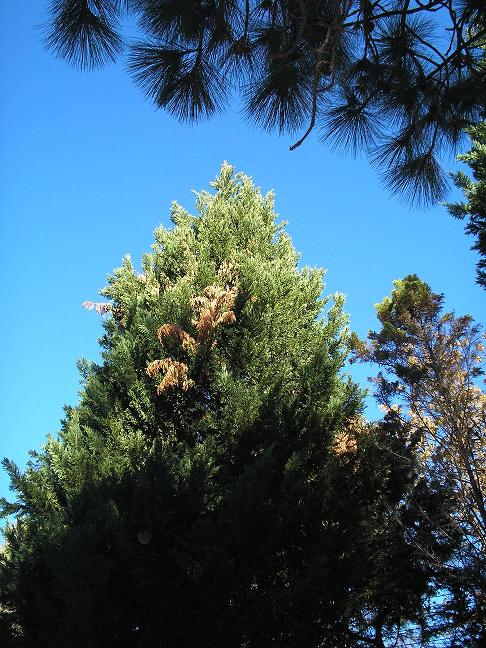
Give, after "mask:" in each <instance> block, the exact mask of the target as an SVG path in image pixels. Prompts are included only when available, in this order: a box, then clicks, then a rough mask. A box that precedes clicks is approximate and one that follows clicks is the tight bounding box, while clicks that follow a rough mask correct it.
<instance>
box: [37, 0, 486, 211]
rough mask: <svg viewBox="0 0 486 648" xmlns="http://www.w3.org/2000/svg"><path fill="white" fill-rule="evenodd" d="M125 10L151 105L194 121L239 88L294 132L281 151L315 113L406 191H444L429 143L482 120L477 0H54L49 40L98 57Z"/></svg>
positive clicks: (135, 71) (115, 39)
mask: <svg viewBox="0 0 486 648" xmlns="http://www.w3.org/2000/svg"><path fill="white" fill-rule="evenodd" d="M127 13H128V14H130V15H133V16H134V17H135V19H136V20H137V22H138V25H139V28H140V32H141V34H142V40H140V41H139V42H135V43H131V44H130V49H129V58H128V60H129V69H130V71H131V74H132V76H133V78H134V79H135V81H136V82H137V83H138V84H139V85H140V86H141V88H142V89H143V90H144V91H145V93H146V95H147V97H149V99H150V100H151V101H153V102H154V103H155V105H156V106H157V107H159V108H163V109H165V110H168V111H169V112H170V113H171V114H173V115H174V116H176V117H177V118H178V119H180V120H182V121H186V120H190V121H196V120H199V119H201V118H205V117H209V116H211V115H213V114H214V113H216V112H219V111H221V110H222V109H223V108H224V107H225V106H226V105H227V104H228V101H229V98H230V97H229V95H230V94H231V93H232V92H233V91H234V90H235V89H236V90H238V91H240V92H241V94H242V96H243V98H244V102H245V110H246V113H247V115H248V117H249V118H250V119H251V120H253V121H255V122H257V123H258V124H259V125H261V126H262V127H263V128H264V129H268V130H273V129H276V130H278V131H280V132H285V131H290V132H291V133H294V132H299V131H300V132H302V131H305V132H304V134H303V135H302V137H301V138H300V139H299V140H298V142H296V143H295V144H294V145H293V146H292V147H291V149H294V148H296V147H297V146H299V145H300V144H301V143H302V142H303V141H304V140H305V138H306V137H307V136H308V135H309V133H310V132H311V131H312V130H313V128H314V127H315V126H316V125H317V126H318V127H319V128H320V130H321V134H322V137H323V138H324V139H325V140H328V139H331V140H334V142H337V143H338V144H339V145H343V146H345V147H348V148H350V149H351V151H352V152H354V153H356V152H358V151H365V152H366V153H367V154H368V155H369V156H370V157H371V159H372V160H374V161H375V162H376V163H377V164H378V166H379V169H380V171H381V173H382V175H383V178H384V180H385V181H386V183H387V184H388V186H389V187H390V189H391V190H392V191H393V192H395V193H399V194H404V195H407V196H408V197H409V198H411V199H412V200H414V201H416V202H434V201H437V200H438V199H439V198H440V197H441V196H442V194H443V193H444V189H445V175H444V172H443V170H442V168H441V167H440V165H439V163H438V158H437V154H438V152H440V151H441V150H448V149H450V148H452V149H454V148H455V146H456V145H457V143H458V142H459V140H460V139H461V137H462V134H463V130H464V128H466V127H468V126H470V125H471V124H472V123H474V122H476V121H478V120H479V119H482V118H484V106H485V101H486V83H485V81H486V79H485V68H484V65H483V64H482V60H483V55H484V49H483V45H484V41H485V33H486V29H485V26H484V21H483V12H482V4H481V2H480V1H479V0H465V1H463V0H450V1H449V2H444V1H443V0H429V1H428V2H421V1H420V0H399V1H398V2H396V1H395V0H384V1H383V2H371V1H370V0H350V1H349V2H342V1H338V0H245V1H243V0H224V1H220V0H204V1H202V0H164V1H163V2H162V1H161V0H125V1H124V2H122V1H121V0H96V2H95V1H88V0H53V1H52V3H51V7H50V23H49V25H48V27H47V38H46V42H47V46H48V48H50V49H51V50H52V51H54V52H55V53H56V54H57V55H59V56H61V57H63V58H65V59H66V60H68V61H69V62H70V63H74V64H76V65H79V66H80V67H81V68H94V67H98V66H99V65H102V64H103V63H105V62H106V61H109V60H113V59H115V57H116V56H117V54H118V53H119V51H120V49H121V46H122V35H121V29H120V26H119V21H120V18H121V17H122V16H124V15H126V14H127Z"/></svg>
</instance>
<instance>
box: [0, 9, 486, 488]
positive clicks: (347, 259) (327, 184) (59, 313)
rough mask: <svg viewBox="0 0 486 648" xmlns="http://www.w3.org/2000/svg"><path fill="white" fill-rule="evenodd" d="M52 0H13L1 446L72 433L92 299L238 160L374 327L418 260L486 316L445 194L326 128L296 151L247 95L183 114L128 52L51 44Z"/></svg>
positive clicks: (4, 46)
mask: <svg viewBox="0 0 486 648" xmlns="http://www.w3.org/2000/svg"><path fill="white" fill-rule="evenodd" d="M46 5H47V2H43V1H41V0H30V1H29V2H3V3H1V5H0V65H1V71H0V83H1V88H0V114H1V120H0V122H1V149H0V210H1V229H0V241H1V243H0V244H1V254H0V277H1V282H0V291H1V294H0V299H1V318H0V335H1V338H0V339H1V345H2V348H1V361H2V365H1V372H0V381H1V384H0V399H1V407H0V456H2V457H3V456H8V457H10V458H12V459H14V460H15V461H17V462H18V463H19V464H20V465H22V466H23V465H24V464H25V461H26V459H27V452H28V450H29V449H31V448H39V446H40V444H42V443H43V440H44V438H45V435H46V434H47V433H53V434H55V433H56V431H57V430H58V429H59V419H60V418H61V417H62V415H63V410H62V407H63V405H64V404H65V403H69V404H74V403H76V401H77V392H78V376H77V370H76V366H75V363H76V359H77V358H78V357H80V356H85V357H87V358H89V359H93V360H96V359H97V358H98V346H97V338H98V337H99V335H100V333H101V327H100V320H99V318H98V316H97V315H95V314H94V313H93V312H87V311H84V310H83V309H82V308H81V302H83V301H84V300H93V299H94V300H96V296H97V292H98V290H99V289H100V288H102V287H103V285H104V284H105V278H106V275H107V273H109V272H110V271H111V270H112V269H113V268H114V267H116V266H118V265H119V264H120V261H121V258H122V256H123V255H124V254H125V253H127V252H130V253H131V254H132V258H133V259H134V261H135V262H137V263H138V261H139V259H140V256H141V254H142V253H143V252H144V251H146V250H147V249H148V248H149V246H150V244H151V242H152V231H153V229H154V228H155V227H156V226H157V225H158V224H159V223H160V222H164V223H166V224H167V223H168V213H169V206H170V202H171V201H172V200H174V199H175V200H177V201H178V202H180V203H181V204H183V205H184V206H185V207H187V208H188V209H192V208H193V205H194V196H193V195H192V194H191V189H202V188H207V187H208V183H209V181H210V180H212V179H213V178H214V176H215V175H216V174H217V172H218V169H219V167H220V165H221V162H222V161H223V160H228V161H229V162H230V163H231V164H233V165H234V166H235V167H236V168H237V169H238V170H241V171H245V172H246V173H248V174H249V175H251V176H253V178H254V180H255V182H256V184H257V185H259V186H260V187H261V188H262V190H264V191H267V190H269V189H274V190H275V192H276V196H277V203H276V204H277V210H278V212H279V214H280V217H281V218H282V219H286V220H288V221H289V226H288V230H289V232H290V234H291V236H292V239H293V242H294V245H295V246H296V248H297V249H298V250H300V252H301V253H302V262H303V263H305V264H308V265H313V266H321V267H325V268H327V269H328V274H327V291H328V292H334V291H341V292H344V293H345V294H346V295H347V311H348V312H349V313H350V315H351V323H352V326H353V328H354V330H356V331H357V332H358V333H359V334H361V335H364V334H366V332H367V330H368V329H369V328H373V327H374V326H375V322H376V320H375V317H374V309H373V304H374V303H376V302H377V301H380V300H381V299H382V298H383V297H384V296H385V295H386V294H388V293H389V292H390V289H391V287H392V281H393V280H394V279H397V278H400V277H403V276H404V275H406V274H408V273H411V272H416V273H417V274H419V275H420V276H421V277H422V278H423V279H424V280H426V281H427V282H428V283H430V285H431V286H432V288H433V289H434V290H435V291H437V292H443V293H445V295H446V300H447V305H448V306H449V307H450V308H454V309H455V310H456V312H458V313H466V312H468V313H471V314H472V315H473V316H474V317H475V318H476V319H478V320H481V319H483V321H484V314H485V306H486V299H485V293H484V291H482V290H481V289H480V288H479V287H477V286H476V285H475V283H474V265H475V262H476V258H475V256H474V255H473V253H471V252H470V250H469V247H470V245H471V243H472V241H471V240H470V239H469V238H467V237H466V236H465V235H464V234H463V224H461V223H460V222H458V221H455V220H454V219H452V218H451V217H449V216H448V214H447V212H446V210H445V209H444V208H443V207H437V208H435V209H431V210H428V211H411V210H410V209H408V208H407V207H405V206H403V205H402V204H400V203H399V202H397V201H396V200H394V199H392V198H390V196H389V195H388V194H387V193H386V191H385V190H384V189H383V188H382V187H381V186H380V184H379V182H378V179H377V177H376V173H375V171H374V169H372V168H370V166H369V165H368V163H367V161H366V159H360V160H353V159H351V158H350V157H345V156H343V155H340V154H335V153H334V154H333V153H331V152H330V151H329V150H328V149H326V147H325V146H323V145H322V144H320V143H319V141H318V137H317V135H315V136H314V137H313V138H312V137H311V138H309V140H308V141H307V142H306V143H305V144H304V145H303V146H302V147H301V148H300V149H298V150H297V151H295V152H293V153H290V152H289V151H288V146H289V144H290V143H292V139H291V138H289V137H278V136H276V135H269V134H265V133H262V132H260V131H259V130H258V129H256V128H253V127H250V126H249V125H248V124H246V123H245V121H244V119H243V117H242V115H241V114H239V113H238V112H237V111H233V112H229V113H228V114H227V115H225V116H223V117H218V118H216V119H213V120H212V121H209V122H205V123H203V124H199V125H196V126H182V125H179V124H178V123H177V122H176V121H175V120H173V119H172V118H171V117H170V116H168V115H166V114H165V113H163V112H161V111H155V110H154V108H153V107H152V105H151V104H149V103H148V102H146V101H145V100H144V98H143V96H142V95H141V92H140V91H139V89H138V88H136V87H135V86H134V85H132V83H131V81H130V79H129V78H128V76H127V74H126V72H125V70H124V66H123V63H120V64H119V65H117V66H109V67H108V68H106V69H105V70H103V71H101V72H96V73H89V74H88V73H80V72H77V71H76V70H73V69H71V68H70V67H68V66H67V65H66V64H65V63H64V62H62V61H58V60H56V59H54V58H53V57H51V56H50V55H49V54H47V53H46V52H45V51H44V50H43V48H42V45H41V42H40V41H41V35H40V31H39V29H38V26H39V25H41V24H42V23H43V22H44V21H45V15H44V10H45V6H46ZM449 166H450V168H451V169H453V168H454V167H455V165H454V163H453V160H449ZM452 196H454V194H452ZM352 371H353V372H355V371H356V374H355V375H356V377H357V379H362V378H363V370H362V369H361V370H359V369H358V368H357V369H355V368H354V367H353V368H352ZM370 416H374V413H373V412H370ZM7 494H8V484H7V479H6V476H5V474H4V473H3V472H2V474H0V496H1V495H4V496H5V495H7Z"/></svg>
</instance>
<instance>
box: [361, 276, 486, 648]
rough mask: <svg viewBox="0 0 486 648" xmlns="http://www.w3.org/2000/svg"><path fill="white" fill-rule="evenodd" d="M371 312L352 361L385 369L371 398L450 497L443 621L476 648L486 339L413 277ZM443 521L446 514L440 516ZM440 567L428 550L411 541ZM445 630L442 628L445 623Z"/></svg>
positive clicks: (485, 589) (481, 583) (484, 613)
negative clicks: (451, 550)
mask: <svg viewBox="0 0 486 648" xmlns="http://www.w3.org/2000/svg"><path fill="white" fill-rule="evenodd" d="M394 284H395V289H394V290H393V291H392V294H391V297H387V298H385V299H384V300H383V302H381V304H378V305H377V307H376V309H377V315H378V319H379V320H380V323H381V326H382V328H381V330H380V331H378V332H374V331H371V332H370V333H369V334H368V342H367V344H363V343H361V342H359V341H358V340H357V339H356V338H355V341H354V342H355V346H356V352H357V355H358V357H359V358H361V359H362V360H366V361H371V362H374V363H376V364H378V365H379V366H380V367H382V368H383V369H384V373H382V372H380V373H379V374H378V376H377V377H376V378H375V379H374V384H375V385H376V397H377V399H378V402H379V403H380V404H381V405H382V406H383V408H384V409H385V410H386V411H393V412H394V413H395V415H396V416H398V417H399V418H400V419H401V420H403V421H404V422H407V423H408V424H409V425H411V427H412V429H413V430H415V431H416V433H417V434H418V435H419V437H420V445H421V458H422V464H423V469H424V470H425V471H426V474H427V475H428V479H433V480H434V481H435V480H439V481H440V482H441V483H442V484H444V485H448V486H449V487H450V488H451V489H452V492H453V498H454V501H455V506H454V509H453V511H452V514H451V515H450V516H449V518H448V520H447V523H446V527H445V528H442V532H444V533H446V534H449V533H450V534H455V533H457V532H459V533H460V534H461V535H462V543H461V547H460V550H459V551H458V552H457V553H456V554H455V555H454V558H453V560H452V561H450V562H449V563H447V564H446V565H444V566H443V567H444V568H443V569H442V570H441V571H442V583H443V585H444V586H446V587H447V588H448V590H449V595H450V598H448V599H446V602H445V604H444V614H445V616H446V618H447V617H448V618H447V621H449V622H450V623H451V625H452V626H455V627H460V626H463V628H464V629H465V633H466V636H465V637H464V636H463V637H462V638H461V640H460V641H463V642H465V643H461V645H471V644H470V643H469V641H471V642H473V640H476V641H477V642H478V643H477V644H474V643H473V644H472V645H482V644H480V642H481V640H482V641H484V640H485V638H486V635H485V634H484V625H483V621H484V618H486V561H485V556H486V508H485V506H486V394H485V393H484V392H483V391H482V390H481V389H480V387H479V378H480V377H481V376H482V375H483V374H484V370H483V367H484V337H485V336H484V335H483V334H482V332H481V329H480V327H479V326H478V325H476V324H474V322H473V320H472V318H471V317H470V316H462V317H458V316H456V315H454V313H443V312H442V306H443V296H442V295H437V294H434V293H433V292H432V291H431V289H430V287H429V286H428V285H427V284H426V283H424V282H422V281H421V280H420V279H419V278H418V277H417V276H416V275H409V276H407V277H405V279H403V280H399V281H395V282H394ZM446 517H447V516H446ZM417 546H418V547H419V548H420V550H421V551H422V552H423V554H424V556H425V557H426V559H427V560H432V561H435V562H436V564H437V565H439V564H440V563H441V562H442V557H437V558H436V557H434V555H433V551H432V550H431V548H430V547H429V546H427V545H426V544H425V543H422V542H417ZM445 625H447V623H445Z"/></svg>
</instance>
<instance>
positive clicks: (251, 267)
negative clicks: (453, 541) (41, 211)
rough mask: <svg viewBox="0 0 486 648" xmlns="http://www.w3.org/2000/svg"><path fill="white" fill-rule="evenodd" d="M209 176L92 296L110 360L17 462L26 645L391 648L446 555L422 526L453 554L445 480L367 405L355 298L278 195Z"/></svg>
mask: <svg viewBox="0 0 486 648" xmlns="http://www.w3.org/2000/svg"><path fill="white" fill-rule="evenodd" d="M213 188H214V192H213V193H211V192H201V193H199V194H198V198H197V209H198V212H199V215H198V216H192V215H190V214H189V213H187V212H186V211H185V210H184V209H182V208H181V207H180V206H178V205H177V204H175V205H174V206H173V208H172V215H171V217H172V221H173V223H174V227H173V228H172V229H166V228H164V227H160V228H158V229H157V230H156V232H155V243H154V245H153V251H152V252H151V253H149V254H146V255H145V257H144V258H143V264H142V266H143V268H142V272H141V273H138V272H137V271H136V270H135V269H134V267H133V265H132V263H131V261H130V259H129V258H126V259H125V261H124V263H123V265H122V267H121V268H119V269H117V270H115V271H114V273H113V274H112V275H111V276H110V277H109V281H108V286H107V287H106V288H105V289H104V290H103V291H102V294H103V295H104V297H105V298H106V299H107V301H105V302H102V303H95V302H86V303H85V306H86V308H92V309H95V310H97V311H98V313H100V314H101V315H103V316H104V317H105V321H104V329H105V331H104V335H103V337H102V339H101V344H102V347H103V349H104V351H103V362H102V363H101V364H99V365H96V364H93V363H89V362H87V361H82V362H80V370H81V375H82V380H83V389H82V392H81V399H80V402H79V405H77V406H76V407H68V408H67V409H66V417H65V419H64V421H63V425H62V429H61V431H60V433H59V435H58V436H56V437H49V438H48V439H47V442H46V444H45V446H44V447H43V450H42V451H41V452H40V453H33V454H32V459H31V461H30V463H29V465H28V466H27V469H26V470H25V471H23V472H22V471H20V470H19V469H18V468H17V467H16V466H15V465H14V464H13V463H12V462H9V461H5V467H6V468H7V470H8V472H9V474H10V477H11V481H12V488H13V490H14V492H15V495H16V501H14V502H13V503H8V502H6V501H4V502H3V505H4V512H5V513H6V514H16V519H15V521H14V522H13V523H11V524H7V527H6V532H5V537H6V544H5V547H4V549H3V551H2V554H1V557H0V592H1V594H0V606H1V610H2V615H3V616H2V623H3V624H4V626H5V625H6V627H8V631H9V633H10V641H11V643H12V645H17V644H15V642H22V645H25V646H29V647H38V646H42V647H44V646H45V647H47V646H48V647H49V648H61V647H62V648H65V647H66V646H69V647H70V648H78V647H79V648H81V647H83V648H98V647H102V646H103V647H106V646H113V647H122V646H123V647H125V646H139V647H143V648H159V647H163V648H185V647H187V648H189V647H194V646H198V647H199V648H210V647H211V648H219V647H221V648H223V647H224V648H231V647H235V648H236V647H239V648H242V647H244V646H246V647H251V648H254V647H260V646H261V647H262V648H263V647H267V646H269V645H272V646H276V647H280V648H284V647H285V648H290V647H295V648H298V647H299V648H300V647H301V648H304V647H305V648H310V647H315V648H317V646H333V647H335V646H342V647H344V646H347V647H350V646H356V647H359V646H369V645H371V646H377V647H380V646H381V647H383V646H385V645H388V643H389V641H395V640H396V637H397V636H398V635H399V634H400V632H401V630H402V628H405V627H406V626H407V622H410V623H414V624H415V625H417V624H420V623H421V622H422V619H423V615H424V608H423V599H424V595H426V594H427V593H429V592H430V587H431V579H432V578H433V575H434V569H435V567H434V566H433V565H432V566H431V565H427V564H426V563H424V561H423V559H422V558H421V557H418V556H417V552H416V549H415V546H414V544H413V542H411V541H410V540H409V538H408V535H407V532H406V529H408V528H409V527H410V528H413V529H414V533H420V534H421V535H422V537H423V538H424V541H426V542H428V543H429V546H431V547H433V549H434V552H435V554H436V555H440V554H441V552H442V554H443V555H444V556H448V555H449V553H450V547H449V544H448V543H449V540H448V539H446V538H442V537H440V534H439V535H437V534H436V533H435V532H434V533H433V532H432V530H433V529H434V528H435V526H434V524H432V522H431V520H433V518H434V515H435V513H434V511H435V510H441V511H442V508H441V507H438V505H437V504H438V501H439V500H438V498H442V497H443V493H441V492H439V491H437V490H434V489H433V488H428V490H424V488H423V483H422V482H421V481H420V479H419V476H418V473H417V466H416V463H415V459H414V456H415V450H414V442H413V439H411V437H410V435H409V433H408V430H407V427H406V426H403V425H401V423H400V422H399V421H395V420H393V416H392V415H390V417H388V419H387V420H385V421H384V422H382V423H380V424H378V425H376V426H371V425H368V424H366V423H365V422H364V421H363V420H362V419H361V418H360V414H359V413H360V408H361V406H362V395H361V393H360V391H359V390H358V389H357V387H356V385H354V384H353V383H352V382H351V381H350V380H348V379H346V378H345V377H344V376H343V375H342V366H343V363H344V360H345V357H346V352H347V339H348V333H347V329H346V318H345V317H344V315H343V312H342V305H343V298H342V296H340V295H335V297H334V301H333V303H332V304H331V303H330V301H329V298H322V296H321V294H322V289H323V284H322V272H321V271H319V270H313V269H309V268H303V269H300V268H299V267H298V255H297V254H296V252H295V250H294V249H293V247H292V244H291V242H290V239H289V237H288V236H287V235H286V234H285V232H284V230H283V226H282V225H276V224H275V214H274V211H273V199H272V196H271V195H267V196H265V197H262V195H261V194H260V192H259V191H258V190H257V189H256V188H255V187H254V186H253V184H252V182H251V181H250V179H249V178H247V177H246V176H243V175H240V174H237V175H234V174H233V171H232V169H231V167H229V166H228V165H224V166H223V168H222V170H221V174H220V176H219V177H218V178H217V179H216V181H215V182H214V183H213ZM326 308H327V310H325V309H326ZM323 309H324V310H325V312H323ZM441 501H442V500H441ZM423 510H426V511H429V512H430V517H429V518H424V516H423V515H421V514H420V512H421V511H423ZM392 511H393V512H394V515H391V512H392ZM19 645H20V644H19Z"/></svg>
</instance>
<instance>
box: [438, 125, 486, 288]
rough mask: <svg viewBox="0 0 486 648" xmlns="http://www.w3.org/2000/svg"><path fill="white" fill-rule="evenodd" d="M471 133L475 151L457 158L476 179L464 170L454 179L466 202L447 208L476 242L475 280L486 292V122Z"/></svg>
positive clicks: (474, 246) (450, 205) (470, 130)
mask: <svg viewBox="0 0 486 648" xmlns="http://www.w3.org/2000/svg"><path fill="white" fill-rule="evenodd" d="M469 134H470V135H471V139H472V148H471V150H470V151H468V153H464V154H463V155H459V156H458V159H459V160H460V161H461V162H465V163H466V164H467V165H468V166H469V167H470V169H471V171H472V175H473V177H472V178H470V177H469V176H467V175H466V174H465V173H463V172H462V171H458V172H457V173H455V174H454V175H453V176H452V177H453V180H454V183H455V185H456V187H458V188H459V189H462V191H463V192H464V197H465V198H466V202H460V203H451V204H449V205H447V207H448V209H449V213H450V214H452V216H455V217H456V218H461V219H466V220H467V224H466V227H465V230H466V232H467V233H468V234H470V235H471V236H474V238H475V239H476V240H475V242H474V245H473V246H472V249H473V250H476V251H477V252H479V256H480V259H479V261H478V263H477V266H476V281H477V283H478V284H479V285H480V286H482V287H483V288H485V289H486V122H483V123H481V124H478V125H476V126H474V127H472V128H470V129H469Z"/></svg>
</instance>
